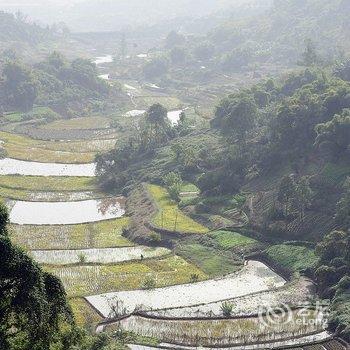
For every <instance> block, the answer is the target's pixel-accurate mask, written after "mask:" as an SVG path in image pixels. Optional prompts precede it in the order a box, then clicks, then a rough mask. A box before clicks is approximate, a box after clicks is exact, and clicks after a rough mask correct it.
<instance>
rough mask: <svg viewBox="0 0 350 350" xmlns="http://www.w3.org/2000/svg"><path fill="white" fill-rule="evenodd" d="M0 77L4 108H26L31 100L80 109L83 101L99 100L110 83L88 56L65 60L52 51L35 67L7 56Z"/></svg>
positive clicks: (107, 90) (105, 92) (23, 109)
mask: <svg viewBox="0 0 350 350" xmlns="http://www.w3.org/2000/svg"><path fill="white" fill-rule="evenodd" d="M2 76H3V81H2V82H1V80H0V99H1V100H0V104H1V105H2V106H3V108H4V109H5V110H21V111H24V112H26V111H29V110H31V109H32V108H33V104H34V103H36V104H44V105H49V106H51V107H56V108H59V109H62V112H63V113H66V114H68V116H69V109H70V108H72V109H74V108H75V109H76V110H79V108H80V109H82V108H81V107H82V105H83V103H84V104H85V105H86V104H87V103H88V102H89V101H91V102H92V101H94V100H99V99H102V98H104V97H106V96H108V93H109V89H110V88H109V86H108V85H107V84H106V83H105V82H104V81H103V80H101V79H99V78H98V72H97V68H96V65H95V64H93V63H91V62H90V61H89V60H85V59H76V60H74V61H72V62H68V61H67V60H66V59H65V58H64V57H63V56H62V55H61V54H60V53H58V52H53V53H52V54H51V55H50V56H49V57H48V58H47V59H46V60H45V61H43V62H41V63H39V64H37V65H35V66H34V67H28V66H25V65H24V64H23V63H21V62H20V61H18V60H16V59H15V60H6V61H5V62H4V65H3V70H2Z"/></svg>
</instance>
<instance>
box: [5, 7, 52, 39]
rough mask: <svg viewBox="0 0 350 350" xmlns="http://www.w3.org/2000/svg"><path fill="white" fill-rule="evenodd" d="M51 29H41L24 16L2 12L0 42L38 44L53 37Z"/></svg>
mask: <svg viewBox="0 0 350 350" xmlns="http://www.w3.org/2000/svg"><path fill="white" fill-rule="evenodd" d="M52 35H53V31H52V29H50V28H49V27H46V28H44V27H41V26H39V25H38V24H36V23H30V22H28V21H27V20H26V17H25V16H24V15H21V14H20V13H18V14H17V15H14V14H11V13H7V12H3V11H0V42H19V41H21V42H25V43H29V44H38V43H39V42H42V41H45V40H47V39H49V38H50V37H52Z"/></svg>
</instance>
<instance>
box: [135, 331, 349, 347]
mask: <svg viewBox="0 0 350 350" xmlns="http://www.w3.org/2000/svg"><path fill="white" fill-rule="evenodd" d="M128 347H129V348H130V349H131V350H155V349H164V348H165V349H174V348H176V347H177V346H176V345H174V344H170V343H161V344H159V347H157V346H154V347H152V346H143V345H135V344H128ZM284 348H287V349H290V350H347V349H348V346H347V345H346V344H345V342H343V341H339V340H335V339H332V337H331V335H330V334H329V333H328V332H327V331H322V332H319V333H316V334H308V335H301V336H296V337H293V338H292V339H290V338H284V339H283V338H281V339H279V340H273V339H271V340H270V341H267V342H265V343H263V344H256V343H254V344H240V345H233V344H232V345H231V346H229V347H227V346H225V347H215V349H217V350H225V349H226V350H265V349H280V350H281V349H284ZM181 349H188V350H195V349H198V347H197V346H196V347H191V346H186V347H184V346H181ZM208 349H209V348H208Z"/></svg>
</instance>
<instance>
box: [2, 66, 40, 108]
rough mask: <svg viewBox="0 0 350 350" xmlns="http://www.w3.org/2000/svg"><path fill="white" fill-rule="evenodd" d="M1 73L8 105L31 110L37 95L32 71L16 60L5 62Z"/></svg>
mask: <svg viewBox="0 0 350 350" xmlns="http://www.w3.org/2000/svg"><path fill="white" fill-rule="evenodd" d="M3 75H4V78H5V82H4V89H5V96H6V98H7V103H8V105H9V106H11V107H12V108H18V109H20V110H21V111H23V112H27V111H29V110H31V109H32V108H33V104H34V101H35V99H36V98H37V95H38V90H37V85H36V82H35V81H34V78H33V75H32V73H31V72H30V71H29V70H28V69H26V68H25V67H24V66H23V65H21V64H19V63H17V62H9V63H7V64H5V67H4V70H3Z"/></svg>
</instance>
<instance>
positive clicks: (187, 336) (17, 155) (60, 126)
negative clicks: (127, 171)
mask: <svg viewBox="0 0 350 350" xmlns="http://www.w3.org/2000/svg"><path fill="white" fill-rule="evenodd" d="M112 61H113V58H112V56H110V55H107V56H103V57H98V58H97V59H96V61H95V63H96V64H98V65H103V64H108V63H110V62H112ZM101 73H102V72H101ZM103 73H104V72H103ZM101 77H102V78H107V76H106V75H103V76H102V75H101ZM124 87H125V88H126V89H127V90H129V93H128V95H129V97H131V99H132V100H133V101H132V102H133V103H134V107H130V106H131V104H130V106H129V108H130V109H131V108H135V109H134V110H130V111H129V112H127V113H126V114H125V116H127V117H139V116H141V115H142V114H144V113H145V110H146V109H147V108H148V107H149V106H151V105H152V104H153V103H162V104H163V105H164V106H165V107H166V108H167V109H168V110H169V111H170V112H169V113H168V118H169V120H170V122H171V124H172V125H176V124H177V123H178V121H179V118H180V114H181V111H182V109H180V108H182V104H181V101H179V100H178V99H177V98H174V97H169V96H166V95H165V94H162V93H161V92H160V91H161V89H159V92H156V93H154V91H155V90H154V89H157V87H156V86H149V87H148V89H147V87H146V88H143V87H138V88H135V87H133V86H132V85H128V84H125V85H124ZM152 89H153V93H151V92H150V91H151V90H152ZM156 94H159V96H156ZM134 95H135V96H134ZM118 113H119V112H118ZM11 118H13V120H14V121H16V123H14V125H12V126H8V129H7V128H6V130H8V131H11V132H12V130H13V132H19V130H20V132H21V133H22V134H25V135H30V136H31V137H32V138H31V137H28V136H19V135H16V134H15V133H9V132H0V140H2V141H3V147H4V149H5V151H6V152H7V154H8V158H5V159H3V160H0V175H2V176H0V196H2V197H3V198H7V199H13V200H15V201H8V202H7V203H8V204H9V206H10V208H11V211H10V220H11V225H10V234H11V237H12V239H13V241H14V242H16V243H17V244H19V245H20V246H22V247H23V248H24V249H26V250H28V253H29V254H30V255H31V256H32V257H33V258H34V259H35V260H36V261H37V262H38V263H40V264H41V265H43V268H44V269H45V270H46V271H48V272H50V273H53V274H54V275H56V276H58V277H59V278H60V279H61V280H62V282H63V285H64V287H65V289H66V291H67V293H68V296H69V298H70V303H71V305H72V308H73V311H74V314H75V316H76V320H77V322H78V323H79V324H80V325H90V326H91V325H96V324H97V323H98V322H100V321H101V320H102V318H103V317H102V316H101V315H103V316H104V317H111V316H116V315H113V312H115V308H114V305H115V303H118V304H119V305H120V306H121V307H123V308H125V310H126V311H127V312H133V311H134V310H135V309H142V310H145V311H147V312H148V315H149V316H157V317H159V316H163V317H175V318H177V317H184V318H186V317H195V316H198V315H205V316H208V315H210V316H217V317H222V302H223V301H227V302H229V303H232V304H233V305H234V307H233V310H232V314H233V315H245V316H247V315H253V314H254V313H256V310H257V308H258V307H259V306H261V305H263V306H265V307H276V306H278V305H279V303H280V301H281V300H283V301H286V302H288V303H289V304H291V305H294V304H295V303H296V302H297V301H303V300H306V299H307V297H309V296H310V294H311V293H312V292H311V287H310V285H309V284H308V283H307V282H305V281H304V280H303V281H302V282H300V281H298V282H300V283H295V284H293V285H287V286H285V284H286V281H285V280H284V279H283V278H282V277H280V276H279V275H277V274H276V273H275V272H273V271H272V270H271V269H270V268H268V267H267V266H266V265H264V264H262V263H260V262H257V261H249V262H248V264H247V265H246V266H244V268H242V269H241V267H242V264H243V259H241V258H238V259H236V260H234V259H233V257H232V255H233V253H232V251H233V250H234V249H239V248H240V247H247V246H255V245H257V244H258V242H257V241H255V240H254V239H251V238H248V237H244V236H242V235H240V234H239V233H234V232H227V231H216V232H210V233H209V230H208V228H206V227H205V226H203V225H201V224H199V223H198V222H196V221H194V220H193V219H192V218H191V217H189V216H187V215H185V214H184V213H183V212H182V211H181V210H180V209H179V207H178V205H177V204H176V203H175V202H174V201H172V200H171V198H170V196H169V194H168V192H167V191H166V189H165V188H162V187H160V186H155V185H148V186H147V189H148V192H149V194H150V196H151V197H152V199H153V201H154V204H155V205H156V206H157V208H158V213H157V214H156V215H155V217H153V218H152V224H153V225H155V226H157V227H158V228H162V229H164V230H168V231H175V232H176V233H178V232H180V233H184V234H201V235H202V236H201V237H200V238H202V237H203V239H206V238H208V239H210V240H211V242H214V244H213V246H215V249H216V248H218V249H220V252H221V253H222V254H221V255H218V254H217V250H215V249H214V247H212V246H210V247H209V248H208V247H206V246H203V245H201V244H200V242H195V243H193V244H192V243H191V242H189V239H188V238H187V237H188V235H184V237H186V240H187V245H186V244H183V247H182V251H181V250H180V248H179V251H178V253H179V254H180V253H181V257H180V256H178V255H176V254H175V253H174V252H172V251H170V250H169V249H166V248H160V247H158V248H150V247H146V246H139V245H136V244H134V243H133V242H131V241H130V240H129V239H128V238H126V237H125V236H126V235H125V230H126V229H127V227H128V225H129V218H126V217H123V216H124V214H125V211H124V204H125V203H124V199H122V198H106V195H105V194H103V193H100V192H99V191H98V190H97V186H96V184H95V181H94V176H95V164H94V163H93V162H94V159H95V156H96V154H97V153H99V152H105V151H108V150H110V149H112V148H113V147H114V145H115V143H116V139H117V138H118V137H119V136H120V134H119V131H118V129H113V128H112V127H111V123H112V122H113V121H114V122H118V123H119V122H121V123H122V125H123V127H124V124H123V123H125V125H127V123H128V120H130V119H129V118H123V119H121V118H122V117H121V115H120V114H117V112H116V114H115V116H113V117H112V116H109V117H102V116H92V117H85V118H75V119H69V120H62V119H59V116H58V117H57V119H55V120H54V121H49V122H44V121H39V122H35V123H29V124H27V123H24V122H22V121H21V118H19V117H18V116H17V115H13V116H12V117H11ZM118 118H119V119H118ZM51 120H52V119H51ZM191 122H192V119H191ZM113 125H114V124H113ZM43 139H48V140H43ZM54 140H57V141H54ZM198 192H199V190H198V189H197V188H196V187H195V186H193V185H190V184H187V185H186V186H184V188H183V194H182V196H183V197H186V196H189V197H196V196H198V195H199V193H198ZM102 197H103V198H102ZM16 200H17V201H16ZM206 235H208V237H206ZM190 237H191V239H192V236H190ZM195 237H197V235H195ZM185 253H186V254H185ZM233 272H234V273H233ZM224 273H228V275H227V276H225V277H221V276H222V275H223V274H224ZM213 276H220V278H217V279H210V278H213ZM97 311H98V312H97ZM313 316H314V315H311V316H310V317H313ZM296 317H298V316H296ZM119 326H120V327H121V328H122V329H124V330H127V331H132V332H136V333H138V334H139V335H141V336H150V335H151V336H155V337H157V338H162V339H163V340H164V341H168V342H176V341H178V342H182V343H185V344H189V345H198V343H200V344H202V345H205V344H209V343H210V344H215V345H221V344H224V343H226V344H227V343H228V342H231V343H238V342H240V341H242V339H243V340H244V341H256V340H257V339H259V340H261V339H263V340H269V339H270V338H269V337H270V336H271V334H277V335H278V336H279V335H281V334H291V335H299V336H300V335H303V334H305V333H306V332H310V331H320V329H319V328H317V327H316V326H315V328H306V327H303V326H300V325H299V326H293V327H290V326H288V327H287V326H286V325H281V324H272V325H269V324H264V323H263V324H262V325H261V324H260V323H259V322H258V320H257V319H256V318H253V317H251V318H249V317H248V318H247V319H240V320H226V319H221V320H204V321H200V322H198V321H192V320H182V321H180V320H162V321H159V320H155V319H151V318H147V317H143V318H142V317H139V316H134V315H132V316H131V317H129V318H126V319H125V320H123V321H122V322H120V324H119ZM112 327H113V326H112ZM209 340H210V341H209Z"/></svg>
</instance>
